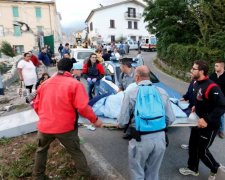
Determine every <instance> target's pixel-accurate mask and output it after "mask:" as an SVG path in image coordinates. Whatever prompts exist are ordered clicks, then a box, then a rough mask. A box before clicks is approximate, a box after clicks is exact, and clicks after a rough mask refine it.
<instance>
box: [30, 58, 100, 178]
mask: <svg viewBox="0 0 225 180" xmlns="http://www.w3.org/2000/svg"><path fill="white" fill-rule="evenodd" d="M72 66H73V63H72V61H70V60H68V59H62V60H60V61H59V63H58V65H57V67H58V74H57V75H55V76H54V77H52V78H50V79H48V80H47V81H45V82H44V83H43V84H42V85H41V86H40V87H39V88H38V90H37V96H36V98H35V100H34V109H35V111H36V112H37V114H38V116H39V122H38V148H37V151H36V155H35V165H34V176H35V179H38V180H39V179H45V177H46V176H45V169H46V161H47V153H48V149H49V146H50V144H51V142H53V141H54V139H58V140H59V141H60V142H61V144H62V145H63V146H64V147H65V148H66V150H67V151H68V152H69V153H70V154H71V156H72V158H73V160H74V161H75V162H76V169H77V176H78V177H88V176H89V175H90V170H89V167H88V165H87V161H86V159H85V156H84V154H83V152H82V151H81V150H80V145H79V137H78V127H77V120H78V116H77V114H78V113H79V114H80V115H82V116H83V117H85V118H87V119H89V120H90V122H91V123H93V124H94V125H95V126H96V127H100V126H101V125H102V121H101V120H99V119H98V117H97V116H96V115H95V114H94V112H93V110H92V109H91V107H90V106H88V95H87V93H86V91H85V87H84V86H83V84H82V83H80V82H79V81H77V80H75V79H74V78H73V77H72V75H71V73H70V70H71V69H72Z"/></svg>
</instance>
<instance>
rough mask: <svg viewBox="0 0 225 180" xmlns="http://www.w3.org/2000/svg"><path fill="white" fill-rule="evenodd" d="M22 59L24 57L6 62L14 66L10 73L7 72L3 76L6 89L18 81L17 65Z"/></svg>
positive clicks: (17, 57)
mask: <svg viewBox="0 0 225 180" xmlns="http://www.w3.org/2000/svg"><path fill="white" fill-rule="evenodd" d="M21 59H22V56H21V55H19V56H16V57H13V58H9V59H7V60H5V62H7V63H8V64H11V65H12V68H11V69H10V70H9V71H7V73H5V74H3V75H2V82H3V86H4V88H6V87H9V86H10V85H11V84H12V83H14V82H15V81H17V80H18V74H17V63H18V61H19V60H21Z"/></svg>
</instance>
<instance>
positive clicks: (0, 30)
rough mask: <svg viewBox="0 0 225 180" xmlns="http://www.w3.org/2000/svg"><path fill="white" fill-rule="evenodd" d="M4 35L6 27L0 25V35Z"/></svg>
mask: <svg viewBox="0 0 225 180" xmlns="http://www.w3.org/2000/svg"><path fill="white" fill-rule="evenodd" d="M3 36H4V28H3V26H0V37H3Z"/></svg>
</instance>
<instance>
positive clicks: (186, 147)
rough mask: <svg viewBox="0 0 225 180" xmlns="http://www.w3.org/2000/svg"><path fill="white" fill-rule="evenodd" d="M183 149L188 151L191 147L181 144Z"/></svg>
mask: <svg viewBox="0 0 225 180" xmlns="http://www.w3.org/2000/svg"><path fill="white" fill-rule="evenodd" d="M180 147H181V148H182V149H185V150H188V149H189V145H188V144H181V146H180Z"/></svg>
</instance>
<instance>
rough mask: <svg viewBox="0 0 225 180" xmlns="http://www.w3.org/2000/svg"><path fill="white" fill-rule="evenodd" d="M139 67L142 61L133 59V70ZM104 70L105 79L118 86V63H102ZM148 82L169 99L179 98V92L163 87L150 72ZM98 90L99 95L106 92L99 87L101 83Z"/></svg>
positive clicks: (102, 87)
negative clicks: (161, 90)
mask: <svg viewBox="0 0 225 180" xmlns="http://www.w3.org/2000/svg"><path fill="white" fill-rule="evenodd" d="M140 65H143V61H142V62H138V60H135V59H134V62H133V63H132V66H133V67H134V68H136V67H137V66H140ZM104 68H105V79H106V80H110V81H112V82H113V83H114V84H116V85H117V86H118V84H119V76H120V73H121V70H120V64H119V62H118V61H107V62H104ZM150 80H151V82H152V83H153V84H154V85H155V86H157V87H161V88H163V89H164V90H165V91H166V92H167V93H168V95H169V96H170V97H172V98H177V99H180V98H181V95H180V93H179V92H177V91H176V90H174V89H173V88H171V87H169V86H167V85H165V84H164V83H162V82H160V80H159V79H158V78H157V76H156V75H155V74H153V73H152V72H151V73H150ZM99 90H100V94H102V93H106V92H107V91H106V90H105V86H104V85H101V83H100V87H99ZM110 92H111V91H110Z"/></svg>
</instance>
